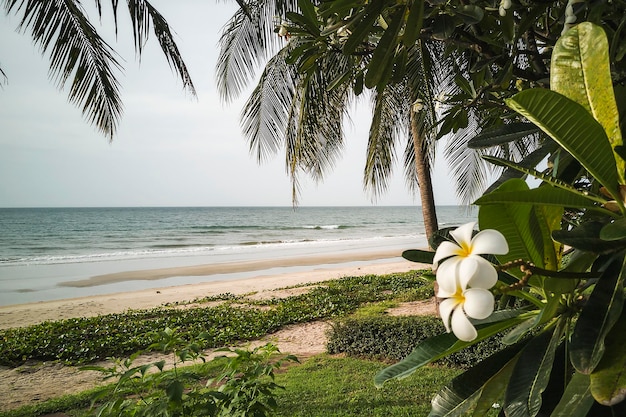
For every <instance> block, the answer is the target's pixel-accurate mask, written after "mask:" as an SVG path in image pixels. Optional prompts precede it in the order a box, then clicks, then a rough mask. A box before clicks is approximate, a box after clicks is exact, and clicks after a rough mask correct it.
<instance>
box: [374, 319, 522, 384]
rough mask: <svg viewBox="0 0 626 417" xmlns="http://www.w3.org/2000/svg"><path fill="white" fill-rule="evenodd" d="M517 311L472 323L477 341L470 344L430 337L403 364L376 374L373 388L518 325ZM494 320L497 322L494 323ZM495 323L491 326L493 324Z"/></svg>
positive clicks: (452, 338) (447, 337)
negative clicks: (476, 332)
mask: <svg viewBox="0 0 626 417" xmlns="http://www.w3.org/2000/svg"><path fill="white" fill-rule="evenodd" d="M520 314H521V312H519V311H497V312H495V313H493V314H492V316H491V317H488V318H487V319H485V320H480V321H474V322H473V323H475V326H476V330H477V331H478V337H477V338H476V339H475V340H473V341H471V342H463V341H460V340H459V339H457V338H456V336H454V334H452V333H444V334H441V335H439V336H435V337H431V338H429V339H426V340H424V341H423V342H421V343H420V344H419V345H417V347H416V348H415V349H414V350H413V352H411V353H410V354H409V356H407V357H406V358H404V359H403V360H401V361H400V362H398V363H396V364H395V365H391V366H389V367H387V368H385V369H383V370H382V371H380V372H379V373H378V374H377V375H376V376H375V377H374V384H375V385H376V386H377V387H381V386H382V385H383V384H384V383H385V382H386V381H389V380H391V379H403V378H406V377H408V376H409V375H411V374H413V373H414V372H415V371H416V370H417V369H419V368H421V367H422V366H424V365H427V364H429V363H431V362H433V361H436V360H437V359H441V358H443V357H445V356H448V355H449V354H451V353H454V352H458V351H459V350H461V349H464V348H466V347H467V346H470V345H473V344H475V343H477V342H480V341H481V340H484V339H486V338H488V337H491V336H493V335H494V334H496V333H499V332H501V331H503V330H506V329H508V328H510V327H512V326H515V325H516V324H518V323H520V322H521V321H522V319H520V317H519V315H520ZM496 320H497V321H496ZM494 321H495V323H494Z"/></svg>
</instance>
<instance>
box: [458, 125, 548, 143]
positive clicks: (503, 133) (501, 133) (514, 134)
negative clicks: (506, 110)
mask: <svg viewBox="0 0 626 417" xmlns="http://www.w3.org/2000/svg"><path fill="white" fill-rule="evenodd" d="M537 132H539V128H538V127H537V126H535V125H534V124H532V123H527V122H515V123H507V124H505V125H502V126H496V127H491V128H487V129H484V130H483V131H482V132H481V133H480V134H479V135H476V136H474V137H473V138H472V139H470V140H469V142H467V146H468V147H469V148H471V149H482V148H490V147H492V146H497V145H502V144H504V143H509V142H513V141H516V140H520V139H523V138H525V137H527V136H530V135H534V134H536V133H537Z"/></svg>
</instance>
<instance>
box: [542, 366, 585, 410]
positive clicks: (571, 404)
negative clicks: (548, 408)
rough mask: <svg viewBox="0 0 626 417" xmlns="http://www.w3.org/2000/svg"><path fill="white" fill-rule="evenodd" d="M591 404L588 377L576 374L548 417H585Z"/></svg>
mask: <svg viewBox="0 0 626 417" xmlns="http://www.w3.org/2000/svg"><path fill="white" fill-rule="evenodd" d="M593 403H594V401H593V397H592V396H591V391H590V389H589V376H588V375H584V374H579V373H578V372H576V373H574V376H573V377H572V379H571V380H570V382H569V384H567V387H566V388H565V392H564V393H563V396H561V401H559V403H558V404H557V406H556V408H555V409H554V410H553V411H552V414H551V415H550V417H586V416H587V413H588V412H589V409H590V408H591V406H592V405H593Z"/></svg>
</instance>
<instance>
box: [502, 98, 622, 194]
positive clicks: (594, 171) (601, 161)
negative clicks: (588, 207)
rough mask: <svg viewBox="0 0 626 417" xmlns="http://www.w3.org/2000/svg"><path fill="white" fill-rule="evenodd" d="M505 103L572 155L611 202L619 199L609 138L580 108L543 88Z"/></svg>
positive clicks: (591, 117) (584, 110) (600, 126)
mask: <svg viewBox="0 0 626 417" xmlns="http://www.w3.org/2000/svg"><path fill="white" fill-rule="evenodd" d="M506 103H507V105H508V106H509V107H511V108H512V109H513V110H515V111H516V112H518V113H519V114H521V115H522V116H524V117H526V118H527V119H528V120H530V121H531V122H533V123H535V124H536V125H537V126H539V127H540V128H541V130H543V131H544V132H546V133H547V134H548V135H549V136H550V137H552V139H554V140H555V141H556V142H558V144H559V145H561V146H562V147H563V148H565V150H567V151H568V152H569V153H570V154H571V155H572V156H574V158H576V159H577V160H578V161H579V162H580V163H581V165H582V166H583V167H584V168H585V169H586V170H587V171H589V173H590V174H591V175H592V176H593V177H594V178H596V179H597V180H598V181H599V182H600V184H602V185H604V186H605V187H606V189H607V190H608V191H609V193H610V194H611V195H612V196H613V198H614V199H616V200H617V199H619V198H620V197H619V192H618V190H617V184H618V174H617V167H616V165H615V158H614V157H613V149H612V148H611V145H610V143H609V139H608V137H607V135H606V132H605V131H604V128H603V127H602V125H600V123H598V122H597V121H596V120H595V119H594V118H593V116H592V115H591V114H589V112H588V111H587V110H586V109H585V108H584V107H583V106H581V105H580V104H578V103H576V102H575V101H573V100H571V99H569V98H567V97H565V96H563V95H561V94H559V93H556V92H554V91H550V90H546V89H529V90H525V91H522V92H521V93H518V94H516V95H515V96H513V97H512V98H510V99H507V100H506ZM620 202H621V200H620Z"/></svg>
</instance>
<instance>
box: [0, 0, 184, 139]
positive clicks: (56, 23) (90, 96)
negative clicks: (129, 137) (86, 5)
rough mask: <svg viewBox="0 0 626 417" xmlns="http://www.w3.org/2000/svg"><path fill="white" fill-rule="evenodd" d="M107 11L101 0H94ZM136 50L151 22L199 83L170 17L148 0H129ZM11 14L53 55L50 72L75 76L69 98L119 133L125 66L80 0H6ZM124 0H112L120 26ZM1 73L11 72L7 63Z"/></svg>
mask: <svg viewBox="0 0 626 417" xmlns="http://www.w3.org/2000/svg"><path fill="white" fill-rule="evenodd" d="M94 2H95V6H96V7H97V10H98V15H99V17H101V15H102V2H101V0H94ZM127 4H128V12H129V15H130V18H131V22H132V27H133V38H134V42H135V50H136V52H137V54H138V55H141V53H142V50H143V46H144V45H145V43H146V41H147V40H148V38H149V35H150V32H151V28H152V32H153V34H154V36H155V37H156V39H157V41H158V42H159V44H160V46H161V49H162V51H163V53H164V55H165V57H166V59H167V61H168V63H169V65H170V66H171V67H172V68H173V69H174V70H175V71H176V72H177V73H178V75H179V76H180V78H181V80H182V82H183V85H184V88H185V89H186V90H187V91H188V92H189V93H191V94H192V95H194V96H195V94H196V92H195V88H194V86H193V83H192V81H191V77H190V75H189V73H188V72H187V67H186V65H185V62H184V61H183V58H182V56H181V55H180V53H179V51H178V47H177V45H176V42H175V41H174V38H173V36H172V33H171V31H170V28H169V25H168V24H167V21H166V20H165V19H164V18H163V16H162V15H161V14H160V13H159V12H158V10H156V9H155V8H154V7H153V6H152V5H151V4H150V3H149V2H148V1H146V0H128V1H127ZM0 5H2V6H3V7H4V10H5V13H6V14H7V15H10V14H12V13H13V14H15V15H16V16H17V17H18V19H19V21H20V22H19V25H18V29H19V30H20V31H22V32H24V33H28V34H29V35H30V36H31V37H32V39H33V42H34V43H35V44H36V45H38V46H39V47H40V48H41V52H42V54H48V55H49V59H50V71H49V73H50V77H51V78H52V79H53V80H54V81H55V82H56V83H57V85H58V86H59V88H63V87H65V86H66V85H67V84H68V81H69V101H70V102H72V103H74V104H75V105H76V106H78V107H80V108H81V109H82V112H83V115H84V117H85V118H86V119H87V120H88V121H89V122H90V123H92V124H93V125H95V126H96V128H97V129H98V130H100V131H101V132H102V133H103V134H105V135H106V136H108V137H109V139H110V140H112V139H113V137H114V135H115V131H116V128H117V125H118V123H119V120H120V117H121V115H122V100H121V98H120V95H119V90H120V83H119V81H118V79H117V74H116V73H117V72H118V71H120V70H122V66H121V64H120V62H119V60H118V57H117V54H116V52H115V50H114V49H113V48H112V47H111V46H110V45H109V44H107V43H106V42H105V41H104V40H103V39H102V37H100V35H99V34H98V32H97V30H96V28H95V27H94V26H93V24H92V23H91V21H90V19H89V17H88V16H87V14H86V12H85V10H84V9H83V7H82V5H81V2H80V1H79V0H0ZM117 7H118V1H117V0H111V8H112V11H113V15H114V17H115V26H116V27H115V29H116V32H117V10H118V9H117ZM0 74H1V75H3V76H6V74H4V72H3V71H2V69H0Z"/></svg>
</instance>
